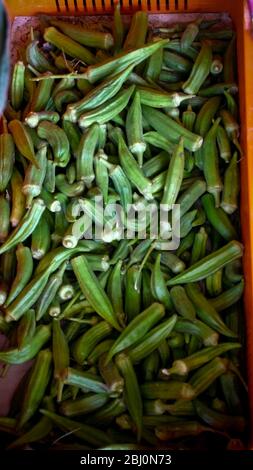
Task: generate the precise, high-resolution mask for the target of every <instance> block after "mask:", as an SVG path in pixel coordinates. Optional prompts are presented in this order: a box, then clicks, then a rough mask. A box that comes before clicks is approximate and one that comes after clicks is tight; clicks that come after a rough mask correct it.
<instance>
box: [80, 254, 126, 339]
mask: <svg viewBox="0 0 253 470" xmlns="http://www.w3.org/2000/svg"><path fill="white" fill-rule="evenodd" d="M71 264H72V266H73V270H74V273H75V275H76V277H77V280H78V283H79V284H80V288H81V290H82V292H83V294H84V295H85V297H86V298H87V299H88V300H89V302H90V304H91V305H92V307H93V308H94V310H95V311H96V312H97V313H98V314H99V315H100V316H101V317H102V318H104V320H106V321H108V323H110V324H111V325H112V326H113V327H114V328H116V330H119V331H120V327H119V324H118V321H117V318H116V314H115V312H114V311H113V308H112V305H111V302H110V300H109V298H108V297H107V295H106V293H105V291H104V290H103V289H102V288H101V286H100V284H99V282H98V279H97V277H96V276H95V274H94V272H93V271H92V270H91V269H90V266H89V263H88V261H87V260H86V259H85V257H84V256H78V257H76V258H74V259H72V260H71Z"/></svg>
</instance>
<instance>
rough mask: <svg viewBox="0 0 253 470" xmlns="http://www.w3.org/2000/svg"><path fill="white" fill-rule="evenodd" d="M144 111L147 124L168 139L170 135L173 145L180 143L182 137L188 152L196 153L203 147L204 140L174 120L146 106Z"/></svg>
mask: <svg viewBox="0 0 253 470" xmlns="http://www.w3.org/2000/svg"><path fill="white" fill-rule="evenodd" d="M142 110H143V115H144V118H145V119H146V120H147V122H148V123H149V124H150V125H151V126H152V127H153V128H154V129H155V130H156V131H157V132H159V133H160V134H161V135H162V136H163V137H165V138H168V135H169V137H170V140H171V142H172V143H174V144H175V143H178V140H179V138H180V137H182V138H183V141H184V147H185V148H186V149H187V150H191V151H193V152H195V151H196V150H198V149H199V148H200V147H201V145H202V143H203V138H202V137H201V136H199V135H197V134H193V133H192V132H191V131H189V130H188V129H186V128H185V127H183V126H181V125H180V124H178V123H177V122H176V121H175V120H174V119H171V118H170V117H169V116H166V115H165V114H164V113H162V112H161V111H158V110H156V109H154V108H151V107H149V106H146V105H144V106H143V107H142ZM168 130H169V134H168Z"/></svg>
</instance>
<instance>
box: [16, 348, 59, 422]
mask: <svg viewBox="0 0 253 470" xmlns="http://www.w3.org/2000/svg"><path fill="white" fill-rule="evenodd" d="M51 363H52V354H51V352H50V351H49V349H44V350H43V351H40V352H39V354H38V356H37V358H36V361H35V363H34V365H33V367H32V370H31V373H30V376H29V379H28V383H27V384H26V387H25V392H24V397H23V401H22V405H21V411H20V415H19V418H18V428H19V429H20V428H23V426H24V424H25V423H26V422H27V421H28V420H29V419H31V417H32V416H33V415H34V413H35V412H36V411H37V409H38V407H39V405H40V402H41V401H42V398H43V396H44V393H45V391H46V388H47V385H48V382H49V380H50V370H51Z"/></svg>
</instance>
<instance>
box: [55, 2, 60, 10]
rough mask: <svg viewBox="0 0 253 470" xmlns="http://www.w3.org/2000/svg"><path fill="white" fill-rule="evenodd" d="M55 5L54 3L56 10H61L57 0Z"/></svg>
mask: <svg viewBox="0 0 253 470" xmlns="http://www.w3.org/2000/svg"><path fill="white" fill-rule="evenodd" d="M55 5H56V9H57V11H61V9H60V5H59V0H55Z"/></svg>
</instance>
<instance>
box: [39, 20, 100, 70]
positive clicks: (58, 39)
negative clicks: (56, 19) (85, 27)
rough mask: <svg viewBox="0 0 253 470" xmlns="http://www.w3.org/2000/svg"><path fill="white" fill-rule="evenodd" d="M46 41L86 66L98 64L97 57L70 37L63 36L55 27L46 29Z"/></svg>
mask: <svg viewBox="0 0 253 470" xmlns="http://www.w3.org/2000/svg"><path fill="white" fill-rule="evenodd" d="M44 39H45V41H47V42H49V43H51V44H53V45H54V46H56V47H58V48H59V49H60V50H61V51H63V52H65V53H66V54H68V55H70V57H73V58H76V59H80V60H81V61H83V62H84V63H86V64H94V63H95V62H96V60H95V56H94V55H93V54H92V53H91V52H90V51H89V49H87V48H86V47H84V46H81V45H80V44H78V42H76V41H74V40H73V39H71V38H70V37H68V36H66V35H65V34H62V33H61V32H60V31H58V30H57V29H56V28H54V27H52V26H51V27H49V28H46V29H45V31H44Z"/></svg>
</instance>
